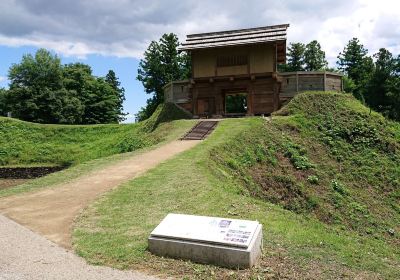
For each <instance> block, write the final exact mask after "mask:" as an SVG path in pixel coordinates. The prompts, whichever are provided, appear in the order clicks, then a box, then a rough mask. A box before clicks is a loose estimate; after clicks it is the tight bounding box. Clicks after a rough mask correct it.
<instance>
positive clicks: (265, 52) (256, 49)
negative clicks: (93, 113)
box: [191, 44, 275, 78]
mask: <svg viewBox="0 0 400 280" xmlns="http://www.w3.org/2000/svg"><path fill="white" fill-rule="evenodd" d="M230 55H232V56H234V55H240V56H243V55H245V56H247V57H248V65H239V66H229V67H217V58H218V57H221V56H230ZM191 57H192V70H193V78H205V77H216V76H229V75H244V74H257V73H266V72H273V71H274V63H275V46H274V45H273V44H259V45H250V46H235V47H224V48H214V49H204V50H194V51H192V53H191Z"/></svg>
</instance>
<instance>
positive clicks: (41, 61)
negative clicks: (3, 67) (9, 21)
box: [7, 49, 63, 123]
mask: <svg viewBox="0 0 400 280" xmlns="http://www.w3.org/2000/svg"><path fill="white" fill-rule="evenodd" d="M8 79H9V80H10V89H9V98H8V101H7V102H8V106H9V107H10V110H11V111H12V114H13V116H14V117H17V118H20V119H23V120H27V121H34V122H45V123H57V122H58V121H59V119H58V118H59V112H60V111H61V108H60V106H62V103H63V102H61V101H60V100H58V96H57V93H59V91H61V90H62V88H63V87H62V82H63V78H62V67H61V63H60V59H59V58H58V57H57V56H56V55H52V54H51V53H50V52H48V51H46V50H45V49H40V50H38V51H37V52H36V54H35V56H32V55H30V54H28V55H24V56H23V57H22V61H21V63H19V64H13V65H12V66H11V67H10V69H9V73H8Z"/></svg>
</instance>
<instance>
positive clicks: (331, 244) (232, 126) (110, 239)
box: [73, 118, 400, 279]
mask: <svg viewBox="0 0 400 280" xmlns="http://www.w3.org/2000/svg"><path fill="white" fill-rule="evenodd" d="M278 119H279V118H278ZM264 125H265V120H264V119H261V118H246V119H229V120H224V121H223V122H221V123H220V124H219V125H218V127H217V129H216V131H215V132H214V133H213V134H212V135H211V136H210V137H209V138H208V139H207V140H206V141H204V142H203V143H201V144H199V145H197V146H196V147H195V148H193V149H192V150H189V151H187V152H185V153H182V154H180V155H178V156H177V157H176V158H174V159H172V160H169V161H167V162H165V163H163V164H161V165H159V166H158V167H157V168H155V169H153V170H151V171H149V172H147V173H146V174H145V175H144V176H142V177H139V178H137V179H134V180H133V181H131V182H129V183H126V184H124V185H122V186H120V187H119V188H118V189H116V190H114V191H112V192H110V193H108V194H107V195H105V196H104V197H102V198H100V199H99V200H98V201H97V202H96V203H94V204H93V205H92V206H90V207H89V208H88V209H86V210H85V211H84V212H83V213H82V215H81V216H80V218H79V219H78V220H77V223H76V226H75V229H74V233H73V243H74V248H75V250H76V252H77V253H78V254H79V255H81V256H82V257H84V258H85V259H86V260H88V261H89V262H90V263H93V264H99V265H108V266H112V267H117V268H124V269H128V268H129V269H139V270H143V271H148V272H150V273H153V274H159V275H162V276H166V275H168V276H175V277H177V278H180V279H265V278H284V277H289V278H295V279H299V278H318V279H321V278H322V279H327V278H328V279H329V278H330V279H337V278H355V277H356V276H358V277H360V278H361V279H375V278H387V279H396V278H397V279H398V278H400V273H399V265H400V256H399V253H400V252H399V249H398V247H397V248H396V247H395V246H393V245H391V244H390V243H388V242H386V241H385V240H384V239H379V238H374V237H371V236H361V235H359V234H357V232H354V231H350V230H347V229H344V228H342V227H340V226H338V225H335V224H332V225H328V224H326V223H323V222H322V221H320V220H318V219H317V218H316V217H314V216H312V215H303V214H297V213H295V212H294V211H290V210H285V209H283V208H282V206H280V205H277V204H273V203H271V202H269V201H268V200H266V199H265V198H263V197H259V196H256V195H253V194H252V193H251V192H249V190H248V188H247V187H246V184H244V183H243V180H242V178H241V177H240V176H237V173H234V172H231V170H230V169H229V168H227V167H226V166H224V165H221V164H220V163H219V162H218V160H215V159H211V158H210V152H211V151H213V150H214V149H218V148H219V147H221V148H222V147H223V145H225V144H226V143H229V141H231V140H232V139H234V138H235V137H237V136H243V135H244V134H242V133H245V132H247V133H250V132H251V131H259V130H260V129H262V128H263V127H264ZM221 156H223V154H221ZM170 212H172V213H184V214H197V215H209V216H222V217H232V218H240V219H251V220H258V221H260V222H261V223H262V224H263V227H264V232H263V234H264V252H263V257H262V260H261V262H260V264H259V265H258V266H257V267H255V268H253V269H251V270H240V271H235V270H228V269H223V268H218V267H214V266H209V265H200V264H194V263H191V262H189V261H181V260H171V259H166V258H159V257H155V256H153V255H151V254H150V253H149V252H148V251H147V250H146V248H147V238H148V236H149V234H150V232H151V231H152V229H153V228H154V227H155V226H156V225H157V224H158V223H159V222H160V221H161V220H162V219H163V218H164V217H165V215H167V214H168V213H170Z"/></svg>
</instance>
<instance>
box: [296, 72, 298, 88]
mask: <svg viewBox="0 0 400 280" xmlns="http://www.w3.org/2000/svg"><path fill="white" fill-rule="evenodd" d="M296 93H299V73H297V72H296Z"/></svg>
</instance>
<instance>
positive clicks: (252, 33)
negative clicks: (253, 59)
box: [179, 24, 289, 51]
mask: <svg viewBox="0 0 400 280" xmlns="http://www.w3.org/2000/svg"><path fill="white" fill-rule="evenodd" d="M288 27H289V24H281V25H273V26H265V27H257V28H248V29H239V30H230V31H221V32H211V33H201V34H191V35H187V38H186V42H185V43H183V44H182V45H181V46H180V47H179V50H181V51H187V50H195V49H204V48H216V47H224V46H237V45H249V44H258V43H265V42H277V41H286V30H287V28H288Z"/></svg>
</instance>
